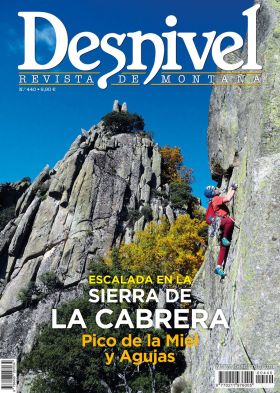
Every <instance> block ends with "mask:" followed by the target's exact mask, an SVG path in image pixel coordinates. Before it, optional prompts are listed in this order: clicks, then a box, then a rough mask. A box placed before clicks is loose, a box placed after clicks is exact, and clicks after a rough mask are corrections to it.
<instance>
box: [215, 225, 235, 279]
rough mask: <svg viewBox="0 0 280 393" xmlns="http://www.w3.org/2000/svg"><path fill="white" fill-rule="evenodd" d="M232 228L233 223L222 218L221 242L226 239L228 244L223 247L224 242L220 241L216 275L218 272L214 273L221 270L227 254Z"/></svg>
mask: <svg viewBox="0 0 280 393" xmlns="http://www.w3.org/2000/svg"><path fill="white" fill-rule="evenodd" d="M233 228H234V221H233V220H232V219H231V218H229V217H224V218H222V220H221V229H222V240H223V239H226V240H227V241H228V243H229V244H228V245H224V242H223V241H221V245H220V251H219V255H218V260H217V267H216V269H215V273H216V274H219V273H218V272H216V270H217V271H218V270H219V268H220V269H221V268H222V265H223V263H225V262H226V259H227V256H228V252H229V245H230V241H231V238H232V233H233ZM219 275H221V274H219Z"/></svg>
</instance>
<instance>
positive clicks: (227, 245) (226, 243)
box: [222, 237, 230, 247]
mask: <svg viewBox="0 0 280 393" xmlns="http://www.w3.org/2000/svg"><path fill="white" fill-rule="evenodd" d="M222 245H223V246H225V247H229V246H230V241H229V240H228V239H227V238H226V237H223V238H222Z"/></svg>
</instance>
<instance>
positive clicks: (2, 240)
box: [0, 122, 172, 358]
mask: <svg viewBox="0 0 280 393" xmlns="http://www.w3.org/2000/svg"><path fill="white" fill-rule="evenodd" d="M160 187H161V155H160V151H159V147H158V145H156V144H154V142H153V141H151V140H150V139H149V138H148V137H147V138H146V137H145V136H143V133H142V134H141V135H139V134H136V133H133V134H132V133H130V134H129V133H120V134H117V135H112V133H110V132H108V130H107V129H106V130H105V129H104V128H103V123H102V122H101V123H99V124H98V125H97V126H94V127H92V128H91V129H90V130H89V132H87V131H85V130H83V131H82V134H81V135H79V136H78V137H77V138H76V140H75V141H74V142H73V144H72V145H71V147H70V149H69V151H68V152H67V154H66V155H65V157H64V158H63V159H62V160H61V161H59V162H58V163H57V165H56V166H55V167H54V168H53V169H50V168H49V167H48V166H46V167H45V168H44V169H43V171H42V172H41V173H40V174H39V175H38V177H37V178H36V179H35V180H34V181H33V183H32V184H31V185H28V187H27V189H26V190H25V192H24V193H23V194H22V195H21V197H20V198H19V199H18V200H17V206H16V209H15V211H16V214H15V217H14V218H13V219H12V220H11V221H9V222H8V224H7V225H6V226H5V228H4V229H3V230H2V232H1V233H0V267H1V272H2V284H1V287H0V292H1V299H0V346H1V349H0V353H1V357H2V358H3V357H7V356H8V357H18V358H21V356H22V355H23V354H24V353H26V352H28V351H30V349H31V348H32V345H33V343H34V340H35V337H36V334H37V332H38V326H39V324H40V323H42V322H44V321H46V320H50V313H51V309H52V308H54V307H57V305H59V304H61V303H62V302H67V301H69V300H70V299H72V298H73V297H76V296H77V294H78V293H79V291H80V286H81V283H83V282H85V281H86V278H87V273H88V265H89V263H90V262H91V261H93V260H95V259H98V257H99V256H102V255H104V254H105V253H106V252H107V251H108V250H109V249H110V248H111V247H112V246H113V245H116V246H118V245H119V244H120V242H121V241H126V242H131V241H132V240H133V236H134V233H135V230H138V229H143V228H144V227H145V225H146V224H147V218H146V217H144V216H143V214H141V210H142V209H143V207H144V206H148V207H150V208H151V212H152V216H153V219H154V220H155V221H157V222H158V221H159V220H160V219H161V218H162V217H163V216H164V215H165V216H166V217H167V216H171V212H172V211H171V209H170V207H168V214H167V212H166V206H165V205H164V206H163V204H162V203H161V200H160V198H159V197H157V196H156V191H157V190H160ZM133 217H134V219H132V218H133ZM46 272H48V273H50V272H52V273H53V274H55V275H56V277H57V279H58V280H59V282H60V283H61V288H60V289H59V290H57V292H55V293H51V294H50V295H49V296H47V297H45V298H44V300H41V301H40V300H39V299H38V298H37V299H36V294H35V295H34V294H33V296H32V298H31V299H29V305H27V302H26V299H23V298H22V297H21V296H20V293H22V291H26V290H27V289H28V288H30V286H32V285H33V286H34V285H35V286H38V287H40V285H41V284H42V283H41V277H42V275H44V274H45V273H46ZM30 301H31V303H32V307H30Z"/></svg>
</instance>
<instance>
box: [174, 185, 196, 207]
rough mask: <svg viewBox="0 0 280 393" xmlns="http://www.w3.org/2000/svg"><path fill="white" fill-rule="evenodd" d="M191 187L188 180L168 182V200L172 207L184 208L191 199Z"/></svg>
mask: <svg viewBox="0 0 280 393" xmlns="http://www.w3.org/2000/svg"><path fill="white" fill-rule="evenodd" d="M191 191H192V189H191V187H190V185H189V183H188V182H186V181H183V180H182V181H181V182H172V183H171V184H170V201H171V203H172V205H173V207H175V208H178V209H186V208H187V206H188V204H189V203H190V202H191V201H192V199H193V196H192V193H191Z"/></svg>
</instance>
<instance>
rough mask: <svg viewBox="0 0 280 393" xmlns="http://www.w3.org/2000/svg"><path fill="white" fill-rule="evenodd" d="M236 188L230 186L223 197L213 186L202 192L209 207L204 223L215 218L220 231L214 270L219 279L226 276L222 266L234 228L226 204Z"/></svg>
mask: <svg viewBox="0 0 280 393" xmlns="http://www.w3.org/2000/svg"><path fill="white" fill-rule="evenodd" d="M237 187H238V186H237V184H232V185H231V186H230V190H229V191H228V193H227V194H226V196H224V197H223V196H220V194H221V191H220V190H219V189H218V188H217V187H214V186H207V187H206V189H205V191H204V195H205V196H206V198H209V199H210V202H209V207H208V209H207V213H206V221H207V222H208V223H210V222H211V221H214V220H215V217H217V218H219V219H220V224H219V225H220V229H221V231H222V234H221V244H220V251H219V255H218V260H217V266H216V268H215V270H214V273H215V274H218V275H219V276H221V278H224V277H225V276H226V274H225V273H224V270H223V264H225V262H226V259H227V256H228V252H229V247H230V242H231V238H232V233H233V228H234V218H232V217H230V215H229V214H230V213H229V209H228V207H227V203H229V202H230V201H231V200H232V198H233V196H234V194H235V192H236V190H237ZM209 212H210V213H211V212H212V216H209ZM213 216H214V217H213Z"/></svg>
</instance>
